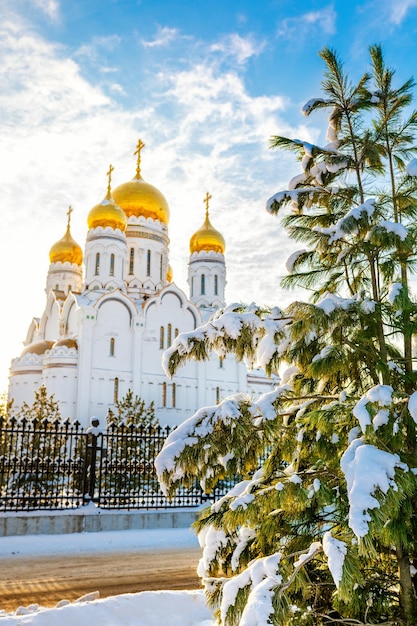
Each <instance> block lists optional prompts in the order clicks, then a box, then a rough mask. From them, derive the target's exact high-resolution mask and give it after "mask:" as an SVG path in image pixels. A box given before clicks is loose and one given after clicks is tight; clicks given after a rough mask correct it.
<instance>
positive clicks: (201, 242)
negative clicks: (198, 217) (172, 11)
mask: <svg viewBox="0 0 417 626" xmlns="http://www.w3.org/2000/svg"><path fill="white" fill-rule="evenodd" d="M210 198H211V196H210V194H208V193H207V194H206V197H205V200H204V202H205V203H206V219H205V220H204V224H203V225H202V226H201V227H200V228H199V229H198V230H197V231H196V232H195V233H194V235H193V236H192V237H191V239H190V252H191V254H193V253H194V252H202V251H203V250H204V251H205V252H221V254H224V251H225V250H226V242H225V240H224V237H223V235H222V234H221V233H219V231H218V230H216V229H215V228H214V226H212V224H211V222H210V219H209V210H208V202H209V199H210Z"/></svg>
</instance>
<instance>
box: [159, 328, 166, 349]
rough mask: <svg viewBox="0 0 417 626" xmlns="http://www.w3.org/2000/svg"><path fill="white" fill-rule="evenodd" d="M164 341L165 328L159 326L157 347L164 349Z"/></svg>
mask: <svg viewBox="0 0 417 626" xmlns="http://www.w3.org/2000/svg"><path fill="white" fill-rule="evenodd" d="M164 342H165V328H164V327H163V326H161V328H160V329H159V349H160V350H163V349H164Z"/></svg>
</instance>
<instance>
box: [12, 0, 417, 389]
mask: <svg viewBox="0 0 417 626" xmlns="http://www.w3.org/2000/svg"><path fill="white" fill-rule="evenodd" d="M373 43H381V44H382V46H383V49H384V51H385V55H386V59H387V62H388V64H390V65H392V66H394V67H396V68H397V75H398V80H405V79H406V78H408V77H409V76H410V75H412V74H413V71H415V68H416V67H417V0H378V1H377V0H362V1H358V0H353V1H351V2H346V1H344V2H342V1H340V0H335V1H333V2H331V1H329V2H326V1H324V2H315V1H309V2H308V1H300V2H294V1H292V0H257V2H255V1H254V0H240V1H238V0H223V1H220V0H205V1H202V0H192V1H191V0H190V1H182V0H177V1H175V2H174V1H171V0H2V2H1V5H0V58H1V64H0V137H1V141H0V193H1V198H2V212H1V214H2V228H1V229H0V264H1V267H2V277H1V280H2V293H3V294H4V295H3V296H2V303H3V307H2V324H1V328H0V333H1V337H0V341H1V345H2V348H3V349H2V351H1V354H0V390H1V389H4V388H5V387H6V378H7V369H8V366H9V362H10V359H11V358H12V357H13V356H17V355H18V354H19V353H20V351H21V349H22V345H21V342H22V341H23V340H24V338H25V333H26V330H27V327H28V325H29V323H30V320H31V317H32V316H38V315H40V314H41V313H42V311H43V306H44V300H45V295H44V292H43V290H44V287H45V279H46V272H47V269H48V264H49V259H48V251H49V248H50V247H51V246H52V244H53V243H54V242H55V241H57V240H58V239H60V238H61V236H62V235H63V233H64V231H65V223H66V211H67V208H68V206H69V205H70V204H71V205H72V206H73V207H74V213H73V217H72V232H73V235H74V237H75V239H76V240H77V241H78V242H79V243H80V245H81V246H84V242H85V236H86V218H87V214H88V212H89V210H90V208H91V207H92V206H93V205H95V204H96V203H97V202H98V201H100V200H101V199H102V197H103V195H104V193H105V187H106V178H105V173H106V171H107V169H108V165H109V163H112V164H113V165H114V167H115V171H114V175H113V182H114V184H115V185H117V184H120V183H122V182H125V181H127V180H129V179H130V178H132V177H133V174H134V170H135V167H134V157H133V156H132V153H133V151H134V149H135V145H136V142H137V139H138V138H139V137H141V138H142V139H143V140H144V141H145V144H146V148H145V150H144V152H143V161H142V166H143V167H142V174H143V177H144V178H145V180H147V181H148V182H150V183H152V184H154V185H156V186H157V187H158V188H159V189H160V190H161V191H162V192H163V193H164V195H165V196H166V198H167V200H168V203H169V205H170V208H171V221H170V226H169V232H170V238H171V254H170V258H171V265H172V266H173V270H174V280H175V281H176V282H177V284H178V285H179V286H180V287H182V288H184V289H186V287H187V285H186V268H187V260H188V254H189V251H188V243H189V239H190V237H191V235H192V234H193V232H194V231H195V230H196V228H198V227H199V226H200V224H201V222H202V221H203V217H204V204H203V198H204V196H205V193H206V191H209V192H210V193H211V194H212V196H213V199H212V201H211V217H212V222H213V224H214V225H215V226H216V228H218V229H219V230H220V231H221V232H222V233H223V235H224V237H225V239H226V242H227V250H226V260H227V270H228V286H227V299H228V300H229V301H235V300H243V301H252V300H255V301H257V302H259V303H270V304H274V303H278V304H283V303H284V302H288V301H289V300H290V299H291V297H292V296H291V294H283V293H282V291H281V289H280V287H279V277H280V276H281V275H283V274H284V273H285V260H286V258H287V257H288V256H289V254H290V253H291V252H292V251H293V249H294V247H293V244H291V242H289V241H288V239H287V237H286V235H285V233H284V232H283V231H282V230H281V229H280V227H279V224H278V221H277V219H276V218H273V217H271V216H269V215H268V214H267V213H266V212H265V210H264V206H265V200H266V198H268V197H269V196H270V195H272V193H274V192H276V191H278V190H279V189H280V188H284V187H285V186H286V183H287V181H288V180H289V178H291V177H292V176H293V175H294V174H296V173H298V167H297V164H296V163H295V162H294V161H293V160H292V158H291V157H290V155H287V154H282V153H281V154H280V153H278V152H275V151H274V152H272V151H270V150H269V149H268V139H269V137H270V136H271V135H272V134H282V135H287V136H291V137H298V138H302V139H306V140H310V141H321V140H324V135H325V130H326V120H325V119H324V118H321V117H320V115H319V116H316V117H314V118H311V119H310V118H309V119H306V118H304V117H302V115H301V113H300V109H301V106H302V105H303V104H304V102H305V101H306V100H308V99H309V98H311V97H314V96H317V95H319V92H320V80H321V75H322V69H323V66H322V62H321V60H320V58H319V56H318V51H319V50H320V49H321V48H322V47H323V46H328V47H332V48H335V49H336V50H337V51H338V52H339V54H340V56H341V57H342V58H343V59H344V60H345V64H346V69H347V70H348V71H349V72H351V74H352V77H353V78H355V77H357V76H358V75H359V74H361V73H362V72H363V71H364V70H365V69H366V67H367V63H368V56H367V49H368V46H369V45H370V44H373ZM6 302H7V305H5V303H6Z"/></svg>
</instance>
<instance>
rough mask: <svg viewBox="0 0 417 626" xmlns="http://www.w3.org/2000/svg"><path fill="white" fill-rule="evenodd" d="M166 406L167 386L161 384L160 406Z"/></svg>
mask: <svg viewBox="0 0 417 626" xmlns="http://www.w3.org/2000/svg"><path fill="white" fill-rule="evenodd" d="M166 405H167V384H166V383H162V406H166Z"/></svg>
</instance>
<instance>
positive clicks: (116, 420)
mask: <svg viewBox="0 0 417 626" xmlns="http://www.w3.org/2000/svg"><path fill="white" fill-rule="evenodd" d="M115 408H116V412H113V411H112V410H111V409H109V411H108V414H107V439H106V441H107V451H106V454H107V456H106V462H107V463H108V464H109V466H110V467H111V471H109V472H104V473H103V484H102V485H101V491H102V493H103V494H104V495H106V493H108V494H113V493H115V492H116V493H118V494H119V499H120V501H122V500H123V497H124V498H125V500H126V504H127V503H129V502H131V499H132V498H134V497H136V496H137V494H138V493H139V494H140V493H141V492H143V493H145V492H150V491H151V492H155V493H156V492H158V491H159V485H158V480H157V478H156V474H155V468H154V466H153V463H152V459H154V458H155V456H156V453H157V445H158V444H157V437H156V434H157V430H158V426H159V424H158V419H157V417H156V416H155V410H154V403H153V402H151V403H150V404H149V405H148V406H146V404H145V402H144V400H142V399H141V398H139V396H134V395H133V392H132V391H131V390H130V389H129V390H128V392H127V393H126V395H125V396H124V398H122V399H121V400H119V401H118V402H116V403H115Z"/></svg>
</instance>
